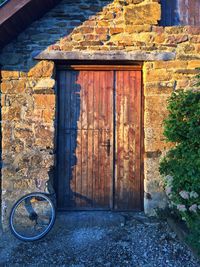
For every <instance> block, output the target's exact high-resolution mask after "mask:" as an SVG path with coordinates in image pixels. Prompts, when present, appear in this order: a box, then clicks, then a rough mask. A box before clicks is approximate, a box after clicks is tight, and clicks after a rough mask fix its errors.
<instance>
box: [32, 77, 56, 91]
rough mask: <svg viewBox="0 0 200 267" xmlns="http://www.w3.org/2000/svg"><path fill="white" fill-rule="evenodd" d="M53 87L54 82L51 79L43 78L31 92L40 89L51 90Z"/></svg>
mask: <svg viewBox="0 0 200 267" xmlns="http://www.w3.org/2000/svg"><path fill="white" fill-rule="evenodd" d="M54 86H55V80H54V79H52V78H43V79H40V80H39V81H38V82H37V83H36V85H35V86H34V88H33V90H35V91H37V90H41V89H46V88H47V89H52V88H53V87H54Z"/></svg>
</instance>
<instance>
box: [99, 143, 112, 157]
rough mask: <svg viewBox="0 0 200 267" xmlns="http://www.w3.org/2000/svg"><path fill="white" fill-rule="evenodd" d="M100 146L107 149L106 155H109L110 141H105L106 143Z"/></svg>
mask: <svg viewBox="0 0 200 267" xmlns="http://www.w3.org/2000/svg"><path fill="white" fill-rule="evenodd" d="M101 146H104V147H106V148H107V155H108V156H109V155H110V148H111V143H110V139H107V141H106V142H104V143H102V144H101Z"/></svg>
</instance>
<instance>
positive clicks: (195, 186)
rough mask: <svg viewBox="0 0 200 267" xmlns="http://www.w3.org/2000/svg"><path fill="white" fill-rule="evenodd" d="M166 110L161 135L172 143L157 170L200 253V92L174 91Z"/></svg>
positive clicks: (171, 201)
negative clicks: (167, 112)
mask: <svg viewBox="0 0 200 267" xmlns="http://www.w3.org/2000/svg"><path fill="white" fill-rule="evenodd" d="M168 111H169V115H168V117H167V119H166V120H165V121H164V136H165V137H166V139H167V141H169V142H173V143H174V147H173V148H172V149H170V150H169V151H168V153H167V154H166V156H165V157H164V158H163V159H162V160H161V162H160V173H161V174H163V175H165V179H164V180H165V190H166V194H167V195H168V198H169V204H170V206H171V207H173V208H176V209H177V212H178V213H179V214H180V215H181V217H182V219H183V220H185V221H186V224H187V226H188V228H189V230H190V233H191V234H190V236H189V241H190V242H191V243H192V244H193V245H194V246H195V247H196V248H197V250H198V252H199V254H200V92H198V91H192V90H191V91H185V92H184V91H182V90H180V91H177V92H173V93H172V95H171V97H170V98H169V100H168Z"/></svg>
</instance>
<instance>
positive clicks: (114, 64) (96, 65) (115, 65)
mask: <svg viewBox="0 0 200 267" xmlns="http://www.w3.org/2000/svg"><path fill="white" fill-rule="evenodd" d="M142 68H143V64H142V62H132V61H123V62H122V61H119V62H118V61H108V62H105V61H94V60H90V61H82V60H81V61H80V60H75V61H74V60H73V61H63V62H59V64H56V80H57V72H58V71H61V70H77V71H78V70H86V71H87V70H104V71H105V70H110V71H115V70H122V71H123V70H133V71H141V87H140V90H141V108H140V112H141V114H140V115H141V120H140V129H141V139H140V196H141V198H140V201H141V210H142V211H143V210H144V85H143V75H142V74H143V72H142ZM57 90H58V88H57ZM57 90H56V95H58V92H57ZM113 97H115V94H114V96H113ZM58 104H59V100H58V97H56V144H55V149H56V160H55V162H57V145H58V122H59V114H58V108H57V107H58ZM114 105H115V104H114ZM115 113H116V109H115V110H114V116H113V117H114V118H113V120H114V121H115V120H116V119H115V116H116V114H115ZM113 127H114V128H113V130H114V140H113V143H114V142H115V129H116V127H115V123H114V125H113ZM115 149H116V148H115V144H114V146H113V151H114V153H113V188H112V194H113V203H112V208H111V210H112V211H115V210H114V201H115V198H114V193H115V189H114V187H115V175H116V173H115ZM55 167H56V172H55V180H57V178H58V168H57V164H55ZM54 184H55V189H56V192H57V183H56V181H55V183H54ZM117 211H120V210H117ZM123 211H125V210H123ZM129 211H130V210H129Z"/></svg>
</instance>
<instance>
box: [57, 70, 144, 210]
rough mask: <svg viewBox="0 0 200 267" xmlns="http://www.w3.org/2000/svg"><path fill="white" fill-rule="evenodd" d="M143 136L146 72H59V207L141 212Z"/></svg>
mask: <svg viewBox="0 0 200 267" xmlns="http://www.w3.org/2000/svg"><path fill="white" fill-rule="evenodd" d="M105 69H106V70H105ZM141 135H142V130H141V70H137V69H136V70H134V69H130V67H129V68H128V67H127V68H124V69H120V68H119V69H118V68H117V67H115V66H113V67H110V68H105V67H103V66H96V67H95V66H88V67H87V68H86V67H83V66H82V67H81V66H76V67H74V68H73V70H60V71H59V72H58V142H57V144H58V147H57V198H58V208H60V209H74V210H76V209H78V210H81V209H86V210H87V209H116V210H141V209H142V206H143V204H142V199H143V186H142V179H141V177H142V176H141Z"/></svg>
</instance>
